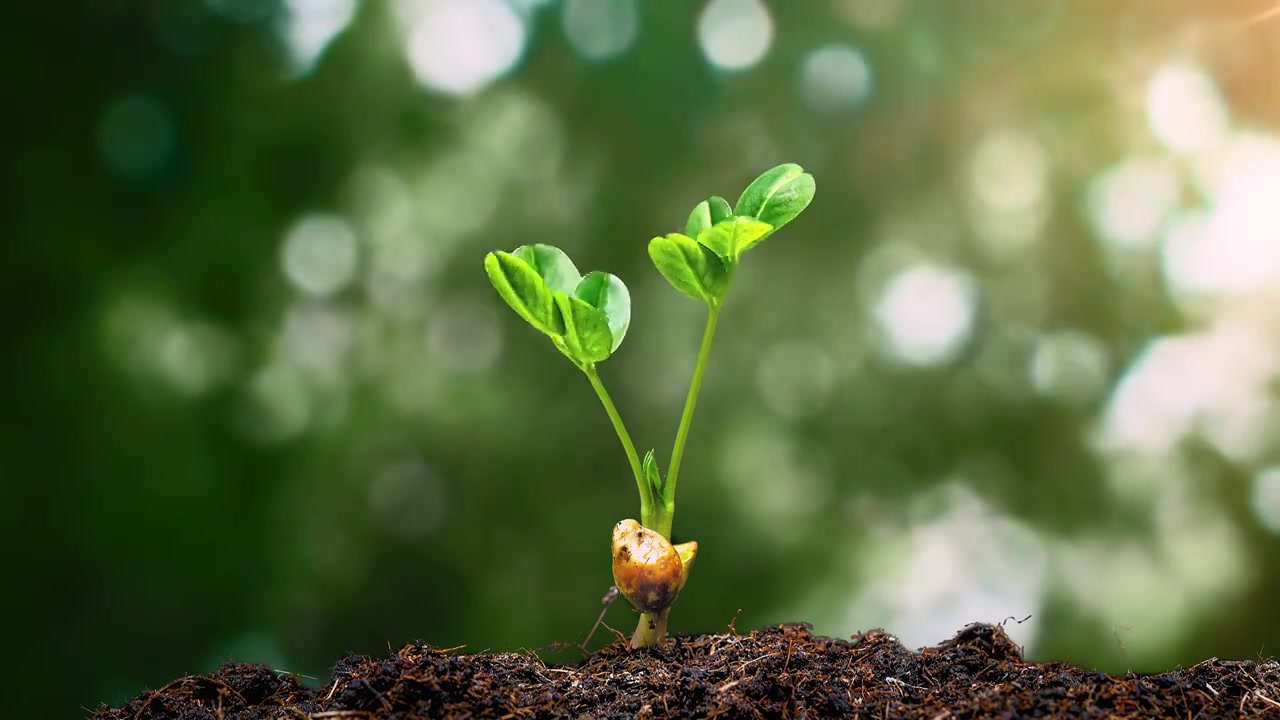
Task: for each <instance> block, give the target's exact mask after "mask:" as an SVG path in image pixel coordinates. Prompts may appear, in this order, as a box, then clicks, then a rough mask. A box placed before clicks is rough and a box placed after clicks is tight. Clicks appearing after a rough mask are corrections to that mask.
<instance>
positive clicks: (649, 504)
mask: <svg viewBox="0 0 1280 720" xmlns="http://www.w3.org/2000/svg"><path fill="white" fill-rule="evenodd" d="M582 372H584V373H586V375H587V380H589V381H591V387H592V388H595V391H596V395H598V396H599V397H600V402H601V403H602V404H603V405H604V410H605V412H606V413H608V414H609V420H610V421H611V422H613V430H614V432H616V433H617V434H618V439H619V440H621V441H622V449H623V450H625V451H626V453H627V462H629V463H630V464H631V472H632V474H634V475H635V476H636V487H637V488H638V489H639V490H640V524H641V525H644V526H645V527H651V525H650V523H652V522H653V521H654V518H653V514H654V509H655V507H656V505H657V504H656V503H655V502H654V500H655V498H654V497H653V490H652V488H650V487H649V483H648V482H646V481H645V479H644V471H643V470H641V469H640V456H639V455H638V454H636V446H635V443H633V442H631V434H630V433H628V432H627V426H626V425H625V424H623V422H622V416H621V415H619V414H618V408H616V407H615V406H614V404H613V400H612V399H611V398H610V397H609V391H608V390H605V388H604V383H603V382H601V381H600V375H599V374H598V373H596V366H595V365H586V366H584V367H583V368H582ZM668 527H670V523H668Z"/></svg>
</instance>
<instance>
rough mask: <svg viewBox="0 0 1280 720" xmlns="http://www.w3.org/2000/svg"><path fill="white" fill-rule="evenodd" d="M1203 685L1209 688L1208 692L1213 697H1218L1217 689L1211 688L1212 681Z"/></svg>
mask: <svg viewBox="0 0 1280 720" xmlns="http://www.w3.org/2000/svg"><path fill="white" fill-rule="evenodd" d="M1204 686H1205V687H1207V688H1209V692H1211V693H1213V696H1214V697H1218V691H1217V690H1214V689H1213V684H1212V683H1205V684H1204Z"/></svg>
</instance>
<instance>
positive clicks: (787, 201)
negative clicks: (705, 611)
mask: <svg viewBox="0 0 1280 720" xmlns="http://www.w3.org/2000/svg"><path fill="white" fill-rule="evenodd" d="M814 190H815V186H814V181H813V176H812V175H810V174H808V173H806V172H804V170H803V168H801V167H800V166H799V165H792V164H785V165H779V166H777V167H775V168H773V169H772V170H769V171H768V172H765V173H764V174H762V175H761V176H760V177H758V178H756V179H755V181H753V182H752V183H751V184H750V185H749V186H747V189H746V190H744V191H743V192H742V195H741V196H740V197H739V198H738V202H737V204H736V205H734V206H733V207H732V208H731V207H729V203H728V201H726V200H725V199H724V198H721V197H711V198H709V199H707V200H704V201H702V202H700V203H698V205H697V207H695V208H694V209H693V212H692V213H690V214H689V221H688V223H687V224H686V227H685V232H684V233H671V234H668V235H665V236H662V237H655V238H653V239H652V240H650V241H649V257H650V258H651V259H652V260H653V264H654V265H655V266H657V268H658V272H660V273H662V276H663V277H665V278H666V279H667V281H668V282H670V283H671V285H672V286H673V287H674V288H675V289H676V290H679V291H680V292H682V293H684V294H685V295H688V296H689V297H691V298H693V299H694V300H697V301H699V302H702V303H704V304H705V305H706V306H707V322H706V328H705V329H704V330H703V333H702V344H701V346H700V347H699V348H698V359H697V362H696V363H695V365H694V368H693V378H692V379H691V380H690V382H689V394H688V396H687V397H686V398H685V403H684V412H683V413H681V415H680V425H679V427H678V428H677V430H676V438H675V444H674V446H673V447H672V449H671V462H670V464H669V466H668V468H667V473H666V476H665V477H663V474H662V472H661V470H660V469H659V468H658V461H657V458H656V456H655V455H654V451H653V450H650V451H649V452H648V453H646V454H645V456H644V459H643V460H641V459H640V455H639V454H638V453H637V452H636V447H635V444H634V443H633V442H632V441H631V434H630V433H628V432H627V428H626V425H625V424H623V422H622V416H621V415H619V414H618V409H617V407H615V406H614V404H613V400H612V399H611V398H610V397H609V392H608V391H607V390H605V387H604V382H603V381H602V380H601V379H600V375H599V373H598V371H597V369H596V367H597V365H599V364H600V363H602V362H604V361H605V360H608V359H609V358H610V357H611V356H612V355H613V353H615V352H616V351H617V350H618V346H619V345H621V344H622V339H623V338H624V337H626V334H627V328H628V327H629V326H630V324H631V294H630V293H629V292H628V291H627V286H626V285H624V284H623V282H622V281H621V280H619V279H618V278H617V277H616V276H614V275H611V274H609V273H606V272H602V271H599V270H596V271H593V272H589V273H587V274H586V275H583V274H581V273H579V272H578V269H577V267H576V266H574V264H573V261H572V260H570V259H569V256H568V255H566V254H565V253H564V252H563V251H561V250H560V249H558V248H556V247H553V246H551V245H523V246H521V247H518V248H516V249H515V251H513V252H509V253H508V252H502V251H497V252H491V253H489V254H488V255H486V256H485V259H484V269H485V272H486V273H488V275H489V280H490V281H491V282H492V283H493V286H494V288H495V289H497V291H498V294H499V295H501V296H502V299H503V300H505V301H506V302H507V304H508V305H510V306H511V308H512V309H513V310H515V311H516V313H517V314H519V315H520V317H522V318H524V320H525V322H527V323H529V324H530V325H532V326H533V327H534V328H536V329H538V330H539V331H541V332H542V333H543V334H545V335H546V336H547V337H549V338H551V344H552V345H554V346H555V348H556V349H557V350H559V351H560V352H561V354H563V355H564V356H565V357H567V358H568V359H569V361H570V362H572V363H573V364H574V365H575V366H576V367H577V368H578V369H579V370H581V371H582V372H583V373H584V374H585V375H586V376H587V380H588V381H589V382H590V383H591V387H592V388H594V389H595V391H596V395H598V396H599V397H600V402H601V403H602V404H603V405H604V410H605V413H607V414H608V416H609V420H610V422H612V423H613V429H614V431H616V432H617V434H618V439H619V440H621V441H622V449H623V450H624V451H625V452H626V455H627V462H628V463H630V465H631V472H632V474H633V475H635V479H636V487H637V488H638V489H639V491H640V520H639V522H637V521H636V520H630V519H629V520H623V521H621V522H619V523H618V524H617V525H615V526H614V529H613V543H612V545H613V547H612V549H613V579H614V582H615V583H616V584H617V587H618V590H619V591H620V592H621V593H622V595H623V596H624V597H626V598H627V600H628V601H630V602H631V604H632V605H633V606H635V608H636V609H637V610H639V611H640V624H639V626H637V627H636V632H635V634H634V635H633V636H632V638H631V646H632V647H641V646H644V645H652V644H654V643H657V642H660V641H661V640H662V639H663V638H664V637H665V636H666V632H667V616H668V614H669V613H670V610H671V604H672V603H673V602H675V599H676V597H677V596H678V595H679V594H680V590H681V589H683V588H684V584H685V581H686V580H687V579H688V577H689V568H690V566H691V565H692V564H693V560H694V557H696V556H697V553H698V544H697V543H696V542H687V543H681V544H680V545H672V544H671V540H670V538H671V523H672V520H673V519H674V518H675V512H676V480H677V479H678V478H679V476H680V461H681V459H682V458H683V457H684V449H685V443H686V442H687V441H688V439H689V427H690V425H691V424H692V423H693V411H694V408H695V407H696V406H697V404H698V393H699V391H700V390H701V388H702V378H703V376H704V375H705V374H706V371H707V359H708V358H709V357H710V355H711V343H712V341H713V340H714V339H715V334H716V324H717V322H718V321H719V319H720V311H721V309H722V308H723V307H724V299H725V295H726V294H727V293H728V292H729V286H730V285H732V284H733V277H734V274H735V273H736V272H737V269H738V266H739V263H740V262H741V260H742V256H743V254H745V253H746V252H747V251H748V250H750V249H751V248H753V247H755V246H756V245H758V244H759V243H760V242H761V241H762V240H764V239H765V238H767V237H769V236H770V235H772V234H773V233H774V232H776V231H777V230H778V229H779V228H781V227H782V226H783V225H786V224H787V223H789V222H791V221H792V220H793V219H795V217H796V216H797V215H799V214H800V213H801V212H802V211H803V210H804V209H805V208H806V207H808V205H809V202H810V201H811V200H813V194H814Z"/></svg>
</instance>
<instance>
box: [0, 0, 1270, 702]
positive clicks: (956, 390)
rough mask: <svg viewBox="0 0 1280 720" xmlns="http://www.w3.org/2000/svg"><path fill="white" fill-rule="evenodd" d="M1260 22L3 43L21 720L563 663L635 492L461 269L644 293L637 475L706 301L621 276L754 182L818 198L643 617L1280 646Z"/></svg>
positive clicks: (708, 412) (675, 388) (776, 269)
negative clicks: (685, 544)
mask: <svg viewBox="0 0 1280 720" xmlns="http://www.w3.org/2000/svg"><path fill="white" fill-rule="evenodd" d="M477 8H478V9H477ZM1268 9H1269V6H1268V4H1267V3H1265V2H1261V1H1259V2H1246V1H1244V0H1240V1H1238V2H1214V3H1205V2H1192V1H1190V0H1186V1H1178V0H1160V1H1159V2H1157V1H1155V0H1148V1H1146V2H1141V1H1133V2H1124V3H1120V2H1113V1H1111V0H1106V1H1104V0H1071V1H1070V2H1068V1H1066V0H1059V1H1057V2H1054V1H1052V0H1045V1H1043V2H1035V3H1031V2H1026V3H1023V2H1011V1H997V0H988V1H973V2H969V1H966V2H960V1H959V0H956V1H955V2H944V1H943V0H936V1H934V2H925V1H923V0H917V1H912V0H833V1H825V0H824V1H821V2H819V1H814V2H780V1H774V2H768V3H765V4H763V5H762V4H760V3H757V2H749V1H748V0H741V1H740V2H739V1H737V0H716V2H713V3H710V7H709V6H708V3H705V2H702V1H699V2H675V1H670V2H665V1H664V2H658V1H657V0H650V1H647V2H639V1H637V2H627V1H625V0H607V1H606V0H601V1H600V2H596V3H592V2H584V1H583V0H575V1H574V2H564V3H562V2H537V1H535V0H525V1H524V2H512V3H505V2H502V1H501V0H474V3H473V4H468V3H467V2H458V0H422V1H421V2H407V1H406V2H355V3H354V4H350V5H349V7H348V4H347V3H344V2H339V1H336V0H335V1H333V2H328V3H323V2H314V3H307V2H301V1H298V2H288V3H271V2H258V1H257V0H208V2H200V1H199V0H153V1H151V2H126V1H125V0H116V1H110V0H107V1H103V2H94V3H84V4H82V5H81V6H79V7H75V6H65V5H60V4H59V5H58V6H57V7H55V4H46V5H43V6H41V7H40V8H37V9H24V10H23V11H22V12H23V13H25V15H26V17H24V18H22V19H21V21H20V22H16V23H13V24H11V25H10V26H9V27H10V28H11V29H13V30H15V31H16V32H15V33H13V35H14V37H12V38H11V39H10V40H8V41H7V42H6V46H7V49H8V50H9V57H8V61H7V67H8V70H9V72H8V73H7V78H8V82H7V83H6V87H7V93H6V94H7V95H8V97H9V99H10V100H9V103H7V105H8V107H9V112H8V115H9V117H10V120H11V123H12V125H11V126H10V130H9V131H8V133H7V135H8V137H9V138H10V140H11V147H10V153H9V155H8V157H7V158H6V162H5V163H4V176H5V180H6V188H7V190H8V192H7V193H6V200H7V201H8V202H6V207H7V208H8V209H7V211H6V212H5V216H6V217H5V221H6V224H7V226H8V227H9V230H8V231H7V232H6V236H7V239H8V242H7V243H6V252H5V259H4V260H3V263H2V264H0V267H3V269H4V278H5V283H4V287H5V290H6V293H5V296H6V297H7V298H8V302H9V305H10V309H9V312H8V313H7V321H6V325H7V333H6V334H7V335H9V336H10V338H11V339H10V341H9V342H7V343H6V346H7V348H8V351H7V352H6V353H4V355H5V361H6V362H7V364H8V368H7V372H6V374H5V377H6V379H7V382H6V393H5V395H6V401H5V403H4V407H5V412H4V418H5V423H4V432H3V433H2V434H0V462H2V463H3V467H2V469H0V470H2V472H3V476H4V486H3V487H4V489H3V496H0V520H2V521H3V539H4V541H5V543H6V547H7V548H8V560H7V564H8V572H7V573H6V575H7V577H8V579H9V583H8V590H7V592H6V593H5V594H6V596H7V597H6V604H7V605H8V606H9V609H8V611H7V612H6V618H7V620H8V622H7V623H6V626H7V630H6V633H5V638H6V640H7V651H8V654H9V656H10V658H11V659H12V660H13V661H14V662H11V663H7V666H8V668H9V670H8V671H7V675H6V676H5V681H6V683H13V684H14V685H13V686H12V687H10V688H7V689H6V690H5V692H4V693H3V697H4V698H5V700H4V705H5V706H7V709H8V710H11V711H13V712H14V713H15V714H14V715H13V716H15V717H17V716H40V717H50V718H53V717H76V716H82V715H83V714H84V711H83V710H82V709H81V708H90V709H92V708H93V707H96V705H97V703H99V702H104V701H105V702H110V703H120V702H123V701H124V700H126V699H127V698H129V697H131V696H133V695H135V694H137V693H138V692H140V691H142V690H143V689H144V688H154V687H158V686H160V685H163V684H164V683H166V682H168V681H169V680H172V679H174V678H176V677H178V676H180V675H182V674H184V673H196V672H207V671H211V670H213V669H214V668H216V667H217V666H218V665H219V664H220V663H221V662H223V661H224V660H226V659H227V658H235V659H237V660H245V661H258V662H265V663H269V664H271V665H273V666H275V667H278V668H280V669H283V670H288V671H293V672H298V673H305V674H307V675H311V676H314V677H316V678H318V681H322V680H323V679H325V678H326V677H327V669H328V667H329V665H330V664H331V663H333V662H334V661H336V660H337V659H339V658H340V657H341V655H342V654H343V653H345V652H347V651H355V652H362V653H370V654H381V653H386V652H387V651H388V647H391V648H395V647H398V646H399V645H401V644H403V643H405V642H408V641H411V640H414V639H421V640H422V641H424V642H428V643H431V644H434V645H438V646H444V647H451V646H458V645H465V646H466V647H467V648H468V649H469V650H473V651H480V650H485V649H492V650H515V649H520V648H539V647H545V646H548V645H550V644H551V643H553V642H557V641H560V642H570V643H573V642H579V641H580V640H581V638H582V637H584V635H585V633H586V631H587V630H588V629H589V628H590V626H591V624H592V622H593V621H594V619H595V617H596V614H597V612H598V610H599V608H600V604H599V598H600V596H601V595H602V594H603V593H604V591H605V590H606V589H607V588H608V587H609V585H610V583H611V578H610V574H609V562H608V537H609V531H610V528H611V527H612V525H613V524H614V523H615V522H617V521H618V520H620V519H622V518H625V517H634V516H635V515H636V514H637V513H638V503H637V499H636V491H635V485H634V482H633V481H632V479H631V477H630V475H629V472H628V468H627V465H626V462H625V458H624V456H623V454H622V451H621V448H620V446H619V445H618V442H617V440H616V438H615V437H614V436H613V433H612V430H611V428H610V426H609V424H608V422H607V419H606V417H605V415H604V412H603V410H602V409H601V408H600V406H599V404H598V402H597V400H596V398H595V397H594V395H593V393H592V392H591V389H590V387H589V385H588V384H587V383H586V381H585V379H584V378H583V377H582V376H581V374H580V373H578V372H577V371H576V370H575V369H574V368H573V367H572V366H571V365H570V364H569V363H567V362H565V360H564V358H562V357H561V356H560V355H559V354H558V353H557V352H555V350H554V349H553V348H552V347H551V345H550V344H549V343H548V342H546V340H545V338H544V337H542V336H541V335H539V334H538V333H537V332H535V331H534V330H532V329H531V328H529V327H527V326H524V325H523V323H521V322H520V320H519V318H518V317H517V316H516V315H515V314H514V313H512V312H511V311H510V310H509V309H508V308H506V307H505V306H504V305H503V304H502V303H501V301H500V300H499V299H498V297H497V296H496V294H494V293H493V291H492V288H491V287H490V286H489V284H488V281H487V280H486V278H485V275H484V272H483V270H482V267H481V261H482V258H483V256H484V254H485V253H486V252H488V251H489V250H492V249H499V248H501V249H508V250H510V249H512V248H514V247H515V246H517V245H520V244H525V243H533V242H547V243H552V244H555V245H558V246H560V247H563V248H564V249H565V250H566V251H568V252H569V253H570V254H571V255H572V256H573V257H574V259H575V260H576V261H577V262H578V264H579V267H580V269H581V270H583V271H584V272H585V271H586V270H590V269H605V270H608V271H610V272H613V273H615V274H617V275H619V276H620V277H621V278H622V279H623V280H624V281H625V282H626V283H627V284H628V286H629V288H630V290H631V293H632V298H633V303H634V311H633V321H632V327H631V330H630V332H629V333H628V337H627V340H626V342H625V343H624V344H623V346H622V347H621V348H620V349H619V351H618V354H617V355H616V356H615V357H614V358H612V359H610V360H609V361H608V362H606V363H605V364H603V365H602V366H601V374H602V376H603V377H604V381H605V383H606V384H607V385H608V387H609V388H610V391H611V392H612V394H613V397H614V400H615V401H616V402H617V403H618V405H619V407H620V410H621V411H622V414H623V416H624V417H625V418H626V419H627V422H628V425H629V427H630V429H631V432H632V434H633V436H635V438H636V442H637V444H638V445H639V446H640V449H641V452H643V451H644V450H645V449H647V448H649V447H655V448H657V451H658V455H659V458H660V460H661V461H662V462H663V463H664V464H665V459H666V457H667V456H668V455H669V452H670V443H671V440H672V437H673V434H674V430H675V425H676V421H677V419H678V417H679V412H680V407H681V404H682V402H683V394H684V391H685V387H686V384H687V382H688V377H689V372H690V370H691V369H692V360H693V356H694V353H695V351H696V347H697V341H698V338H699V335H700V333H701V322H702V311H701V310H700V308H699V306H698V305H697V303H695V302H693V301H691V300H689V299H687V298H684V297H683V296H681V295H679V294H678V293H676V292H675V291H674V290H673V289H671V288H670V287H669V286H668V285H666V283H665V282H664V281H663V280H662V278H661V277H660V276H659V275H658V274H657V272H656V271H655V270H654V269H653V267H652V266H651V265H650V264H649V260H648V257H647V255H646V252H645V246H646V243H647V241H648V239H649V238H650V237H652V236H654V235H659V234H665V233H667V232H671V231H674V230H676V229H678V228H681V227H683V224H684V219H685V216H686V215H687V213H688V211H689V209H690V208H692V206H693V205H694V204H695V203H696V202H698V201H699V200H701V199H703V198H705V197H707V196H708V195H712V194H719V195H725V196H727V197H729V198H730V199H731V200H732V199H733V198H736V196H737V194H738V192H740V190H741V189H742V188H743V187H744V186H745V185H746V183H748V182H749V181H750V180H751V179H752V178H754V177H755V176H756V174H758V173H759V172H761V171H762V170H764V169H766V168H768V167H771V166H773V165H775V164H777V163H780V162H797V163H800V164H802V165H804V166H805V168H806V170H808V171H810V172H812V173H813V174H814V175H815V177H816V178H817V185H818V193H817V197H816V199H815V201H814V204H813V205H812V206H811V207H810V209H809V210H808V211H807V212H806V213H805V214H804V215H802V216H801V217H800V218H799V219H798V220H797V221H795V222H794V223H792V224H791V225H790V226H789V227H787V228H786V229H785V230H783V231H782V232H780V233H779V234H778V235H776V236H775V237H772V238H770V239H769V240H768V241H766V242H765V243H763V244H762V245H761V246H759V247H758V248H756V249H754V250H753V251H752V252H751V254H750V255H748V257H747V258H746V262H745V265H744V267H743V270H742V272H741V273H739V276H738V279H737V281H736V283H735V286H734V288H733V292H732V293H731V295H730V297H729V300H728V304H727V308H726V310H725V312H724V313H723V315H722V317H721V326H720V328H721V329H720V333H719V336H718V338H717V344H716V347H715V349H714V351H713V354H712V358H711V367H710V371H709V374H708V378H707V382H706V385H705V387H704V391H703V395H702V398H701V402H700V406H699V411H698V415H697V419H696V421H695V422H694V426H693V432H692V436H691V440H690V447H689V451H688V453H687V455H686V458H685V463H684V467H683V470H682V473H681V478H682V482H681V483H680V498H679V511H678V513H677V516H676V523H675V536H676V539H677V540H686V539H696V540H698V541H699V542H700V544H701V553H700V555H699V558H698V562H697V565H696V567H695V568H694V571H693V573H692V575H691V579H690V581H689V584H688V586H687V588H686V590H685V591H684V593H683V595H682V596H681V598H680V600H679V602H678V604H677V605H676V607H675V610H674V612H673V615H672V628H673V630H675V631H676V632H719V631H723V630H724V629H725V628H726V626H727V625H728V624H729V622H730V621H731V620H732V619H733V618H734V617H735V616H737V621H736V627H737V628H738V629H739V630H746V629H750V628H755V627H759V626H761V625H765V624H770V623H778V622H791V621H801V620H804V621H809V622H812V623H813V624H814V625H815V629H816V631H817V632H820V633H823V634H829V635H834V636H841V637H847V636H849V635H851V634H853V633H855V632H857V631H860V630H868V629H871V628H873V627H876V626H883V627H885V628H886V629H887V630H888V631H890V632H892V633H895V634H898V635H899V636H900V637H902V638H903V640H904V641H905V642H907V643H908V644H910V645H912V646H920V645H924V644H927V643H934V642H938V641H941V640H943V639H945V638H946V637H948V636H949V635H950V634H951V633H953V632H954V631H955V630H958V629H959V628H960V627H962V626H963V625H964V624H965V623H967V622H970V621H989V622H999V621H1001V620H1004V619H1006V618H1009V617H1016V618H1018V619H1019V620H1021V619H1022V618H1024V617H1026V616H1031V617H1030V619H1028V620H1026V621H1025V622H1023V623H1021V624H1018V623H1014V622H1012V621H1011V622H1010V632H1011V633H1012V634H1013V635H1014V637H1015V639H1016V640H1018V641H1019V642H1021V643H1023V644H1025V645H1026V647H1027V650H1028V654H1029V655H1030V656H1031V657H1033V658H1037V659H1047V658H1054V659H1060V658H1065V657H1068V656H1069V657H1070V658H1071V659H1072V660H1073V661H1077V662H1081V663H1084V664H1088V665H1092V666H1095V667H1099V668H1102V669H1105V670H1110V671H1124V670H1128V669H1133V670H1138V671H1157V670H1161V669H1165V668H1169V667H1172V666H1174V665H1176V664H1191V663H1194V662H1196V661H1198V660H1200V659H1204V658H1206V657H1209V656H1220V657H1229V658H1241V659H1248V658H1253V657H1257V656H1258V655H1259V654H1262V655H1269V654H1270V653H1272V652H1273V651H1274V648H1275V647H1277V646H1280V615H1278V614H1277V613H1276V612H1275V611H1274V598H1275V596H1276V592H1277V590H1280V580H1277V577H1278V576H1280V573H1278V571H1280V552H1277V551H1278V550H1280V537H1278V533H1280V471H1277V470H1276V469H1275V468H1276V467H1277V465H1276V463H1277V462H1280V402H1277V401H1278V399H1280V390H1278V388H1280V352H1277V351H1276V350H1275V348H1278V347H1280V321H1278V320H1277V318H1280V310H1277V309H1276V308H1280V293H1278V292H1277V290H1276V288H1278V287H1280V282H1277V279H1278V278H1280V274H1278V273H1277V269H1278V268H1280V260H1278V259H1277V256H1280V251H1278V250H1277V249H1276V248H1277V245H1278V244H1280V160H1277V158H1280V150H1277V147H1278V146H1280V140H1278V139H1277V135H1276V134H1275V133H1276V132H1277V126H1278V125H1280V93H1277V91H1276V88H1277V85H1276V77H1277V74H1276V73H1277V70H1276V69H1277V68H1278V67H1280V50H1278V47H1280V19H1275V20H1272V19H1269V18H1265V17H1264V18H1260V19H1257V20H1256V22H1250V18H1254V17H1256V16H1258V15H1259V14H1260V13H1264V12H1265V11H1267V10H1268ZM344 10H350V17H347V16H346V13H345V12H344ZM325 11H327V13H328V14H326V12H325ZM325 18H328V20H329V22H328V25H326V24H325ZM317 28H319V29H317ZM325 28H327V30H326V29H325ZM1273 180H1274V182H1271V181H1273ZM739 613H740V614H739ZM606 622H608V623H609V624H610V625H612V626H614V627H617V628H619V629H621V630H623V631H624V632H629V631H630V629H631V627H632V623H633V622H634V619H633V615H632V614H631V611H630V609H629V608H624V607H623V606H622V603H618V604H615V605H614V606H613V608H612V609H611V610H610V611H609V614H608V617H607V619H606ZM605 639H606V636H605V635H598V636H597V638H596V641H595V642H596V643H597V644H598V643H600V642H603V641H604V640H605ZM572 657H573V653H569V654H568V655H567V656H562V658H563V659H572ZM24 710H25V711H26V713H25V714H24V713H23V712H22V711H24Z"/></svg>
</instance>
